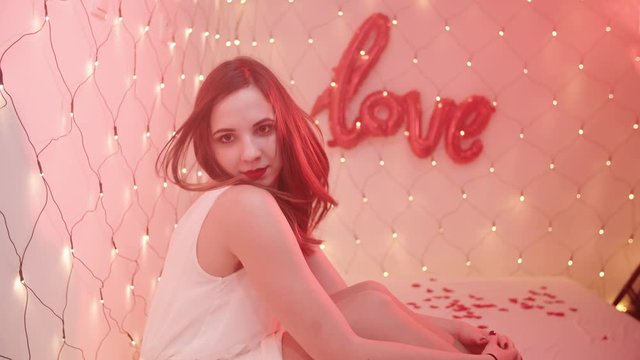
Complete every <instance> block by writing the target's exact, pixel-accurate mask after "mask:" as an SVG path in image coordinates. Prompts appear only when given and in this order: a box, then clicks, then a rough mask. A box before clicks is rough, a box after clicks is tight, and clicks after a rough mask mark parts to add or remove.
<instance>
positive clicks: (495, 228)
mask: <svg viewBox="0 0 640 360" xmlns="http://www.w3.org/2000/svg"><path fill="white" fill-rule="evenodd" d="M496 230H498V228H497V227H496V224H495V223H494V224H493V225H491V231H493V232H496Z"/></svg>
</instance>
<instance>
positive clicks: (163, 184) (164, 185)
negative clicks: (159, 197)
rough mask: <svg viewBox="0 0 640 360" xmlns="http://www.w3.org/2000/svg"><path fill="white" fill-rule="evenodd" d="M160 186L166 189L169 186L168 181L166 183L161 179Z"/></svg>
mask: <svg viewBox="0 0 640 360" xmlns="http://www.w3.org/2000/svg"><path fill="white" fill-rule="evenodd" d="M162 186H163V187H164V188H165V189H166V188H167V187H168V186H169V183H167V182H166V181H163V182H162Z"/></svg>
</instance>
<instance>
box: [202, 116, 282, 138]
mask: <svg viewBox="0 0 640 360" xmlns="http://www.w3.org/2000/svg"><path fill="white" fill-rule="evenodd" d="M273 121H275V120H273V119H272V118H270V117H266V118H264V119H262V120H260V121H258V122H257V123H255V124H253V127H257V126H260V125H262V124H264V123H266V122H273ZM233 130H234V129H228V128H223V129H218V130H216V131H214V132H213V134H212V135H214V136H215V135H216V134H217V133H221V132H230V131H233Z"/></svg>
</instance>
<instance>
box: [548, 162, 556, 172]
mask: <svg viewBox="0 0 640 360" xmlns="http://www.w3.org/2000/svg"><path fill="white" fill-rule="evenodd" d="M555 168H556V164H554V163H553V162H551V163H550V164H549V170H553V169H555Z"/></svg>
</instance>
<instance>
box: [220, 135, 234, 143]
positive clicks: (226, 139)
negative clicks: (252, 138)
mask: <svg viewBox="0 0 640 360" xmlns="http://www.w3.org/2000/svg"><path fill="white" fill-rule="evenodd" d="M232 140H233V135H231V134H224V135H222V136H219V137H218V142H221V143H223V144H226V143H230V142H231V141H232Z"/></svg>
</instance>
